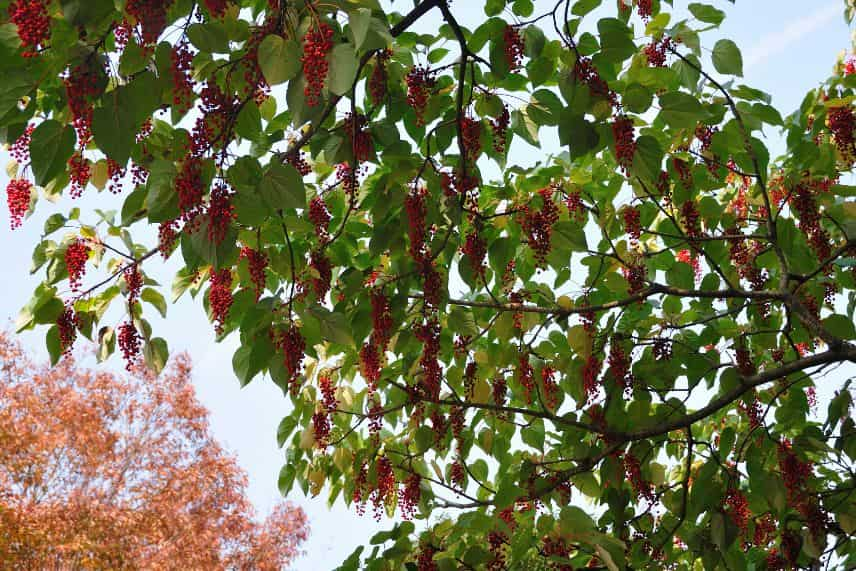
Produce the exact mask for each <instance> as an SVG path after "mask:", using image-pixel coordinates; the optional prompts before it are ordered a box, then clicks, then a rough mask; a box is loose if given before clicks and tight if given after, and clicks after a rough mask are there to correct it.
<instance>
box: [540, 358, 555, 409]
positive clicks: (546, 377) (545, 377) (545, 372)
mask: <svg viewBox="0 0 856 571" xmlns="http://www.w3.org/2000/svg"><path fill="white" fill-rule="evenodd" d="M541 384H542V385H544V400H546V401H547V402H546V404H547V408H548V409H550V410H556V409H557V408H558V406H559V385H558V384H557V383H556V370H555V369H554V368H553V367H550V366H549V365H548V366H546V367H544V368H543V369H541Z"/></svg>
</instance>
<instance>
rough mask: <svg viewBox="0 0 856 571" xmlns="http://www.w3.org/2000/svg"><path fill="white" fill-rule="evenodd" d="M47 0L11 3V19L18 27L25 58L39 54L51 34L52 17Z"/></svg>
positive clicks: (21, 0)
mask: <svg viewBox="0 0 856 571" xmlns="http://www.w3.org/2000/svg"><path fill="white" fill-rule="evenodd" d="M47 5H48V1H47V0H18V1H17V2H12V3H11V4H9V21H10V22H12V23H13V24H15V25H16V26H17V27H18V38H20V40H21V45H22V46H23V47H24V52H23V53H22V54H21V55H22V56H24V57H25V58H29V57H33V56H36V55H38V49H39V46H44V45H45V41H46V40H47V39H48V38H49V37H50V35H51V18H50V15H48V6H47Z"/></svg>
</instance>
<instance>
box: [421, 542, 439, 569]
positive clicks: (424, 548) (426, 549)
mask: <svg viewBox="0 0 856 571" xmlns="http://www.w3.org/2000/svg"><path fill="white" fill-rule="evenodd" d="M436 553H437V550H436V549H435V548H434V546H433V545H431V544H430V543H429V542H427V541H423V542H422V543H420V544H419V555H417V556H416V571H437V569H439V567H438V566H437V562H436V561H434V555H435V554H436Z"/></svg>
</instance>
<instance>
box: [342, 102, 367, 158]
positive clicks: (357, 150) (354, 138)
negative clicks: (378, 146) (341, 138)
mask: <svg viewBox="0 0 856 571" xmlns="http://www.w3.org/2000/svg"><path fill="white" fill-rule="evenodd" d="M368 125H369V120H368V118H367V117H366V116H365V115H362V114H360V113H357V114H356V115H351V114H350V113H347V114H346V115H345V120H344V122H343V124H342V129H343V130H344V131H345V135H347V137H348V140H349V141H350V143H351V150H352V152H353V154H354V160H355V161H356V162H358V163H360V162H363V161H367V160H369V159H370V158H371V156H372V155H373V154H374V144H373V143H372V136H371V133H369V130H368Z"/></svg>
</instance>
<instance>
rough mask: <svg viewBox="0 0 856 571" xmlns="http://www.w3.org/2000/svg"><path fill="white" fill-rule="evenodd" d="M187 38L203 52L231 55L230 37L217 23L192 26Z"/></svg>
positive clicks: (188, 29)
mask: <svg viewBox="0 0 856 571" xmlns="http://www.w3.org/2000/svg"><path fill="white" fill-rule="evenodd" d="M187 38H188V39H189V40H190V43H192V44H193V45H194V46H196V47H197V48H199V49H200V50H201V51H203V52H208V53H212V54H213V53H223V54H225V53H229V37H228V36H227V35H226V32H225V30H224V29H223V28H222V26H220V25H219V24H217V23H214V22H208V23H205V24H191V25H190V26H188V28H187Z"/></svg>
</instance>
